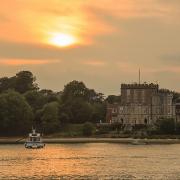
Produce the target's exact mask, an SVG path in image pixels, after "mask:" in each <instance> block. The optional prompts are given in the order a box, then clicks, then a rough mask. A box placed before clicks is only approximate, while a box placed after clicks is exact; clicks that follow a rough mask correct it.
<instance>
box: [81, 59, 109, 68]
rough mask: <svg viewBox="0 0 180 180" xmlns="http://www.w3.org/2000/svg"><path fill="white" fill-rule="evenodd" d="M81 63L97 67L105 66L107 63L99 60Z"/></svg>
mask: <svg viewBox="0 0 180 180" xmlns="http://www.w3.org/2000/svg"><path fill="white" fill-rule="evenodd" d="M81 63H82V64H85V65H90V66H95V67H99V66H104V65H105V64H106V63H105V62H103V61H98V60H88V61H84V62H81Z"/></svg>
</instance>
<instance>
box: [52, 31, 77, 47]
mask: <svg viewBox="0 0 180 180" xmlns="http://www.w3.org/2000/svg"><path fill="white" fill-rule="evenodd" d="M76 41H77V40H76V38H75V37H74V36H72V35H70V34H62V33H59V34H54V35H52V38H50V40H49V43H51V44H53V45H55V46H60V47H66V46H71V45H73V44H75V43H76Z"/></svg>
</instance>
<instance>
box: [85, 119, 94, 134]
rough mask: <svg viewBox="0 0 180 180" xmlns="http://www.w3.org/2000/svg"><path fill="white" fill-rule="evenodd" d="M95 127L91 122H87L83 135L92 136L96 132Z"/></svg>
mask: <svg viewBox="0 0 180 180" xmlns="http://www.w3.org/2000/svg"><path fill="white" fill-rule="evenodd" d="M94 129H95V128H94V125H93V124H92V123H91V122H86V123H84V125H83V135H85V136H91V135H92V134H93V131H94Z"/></svg>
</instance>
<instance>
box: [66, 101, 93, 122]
mask: <svg viewBox="0 0 180 180" xmlns="http://www.w3.org/2000/svg"><path fill="white" fill-rule="evenodd" d="M65 106H66V110H67V114H69V117H70V122H71V123H84V122H86V121H90V120H91V116H92V111H93V110H92V106H91V104H90V103H88V102H85V101H83V100H82V99H73V100H72V101H71V102H70V103H68V104H66V105H65Z"/></svg>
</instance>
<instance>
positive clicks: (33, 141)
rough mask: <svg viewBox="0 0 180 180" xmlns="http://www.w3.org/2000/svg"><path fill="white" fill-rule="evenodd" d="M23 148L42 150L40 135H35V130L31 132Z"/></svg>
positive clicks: (42, 144) (43, 145)
mask: <svg viewBox="0 0 180 180" xmlns="http://www.w3.org/2000/svg"><path fill="white" fill-rule="evenodd" d="M24 145H25V148H34V149H37V148H43V147H45V144H44V143H43V141H42V138H41V135H40V133H36V131H35V129H33V130H32V133H29V137H28V139H27V141H26V142H25V144H24Z"/></svg>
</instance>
